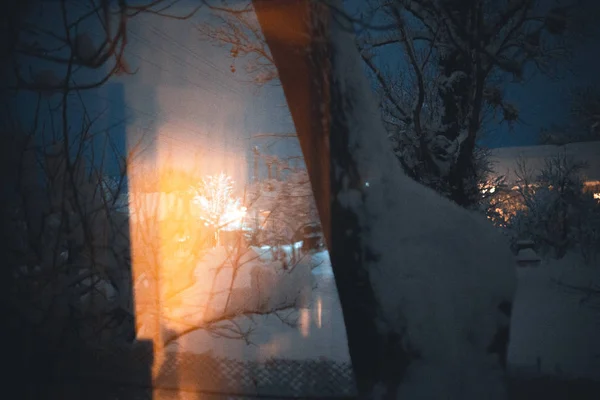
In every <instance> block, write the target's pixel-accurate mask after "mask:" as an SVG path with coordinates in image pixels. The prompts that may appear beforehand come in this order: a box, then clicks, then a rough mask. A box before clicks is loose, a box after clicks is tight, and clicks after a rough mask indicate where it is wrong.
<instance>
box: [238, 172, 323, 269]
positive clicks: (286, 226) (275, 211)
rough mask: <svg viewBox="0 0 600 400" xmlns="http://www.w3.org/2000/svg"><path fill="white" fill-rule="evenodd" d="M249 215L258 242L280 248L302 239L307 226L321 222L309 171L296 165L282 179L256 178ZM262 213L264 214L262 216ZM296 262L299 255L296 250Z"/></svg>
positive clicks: (249, 192) (250, 192)
mask: <svg viewBox="0 0 600 400" xmlns="http://www.w3.org/2000/svg"><path fill="white" fill-rule="evenodd" d="M247 196H248V199H249V204H250V205H251V206H250V207H249V217H248V222H250V223H252V222H253V221H252V216H253V215H256V216H257V217H258V216H260V217H259V218H256V221H255V222H254V225H255V234H256V238H255V240H256V243H257V244H268V245H270V246H274V248H275V249H276V248H277V247H278V246H281V245H289V244H292V243H295V242H298V241H300V240H302V233H303V229H304V228H305V227H307V226H309V225H315V224H316V225H318V223H319V218H318V214H317V208H316V204H315V201H314V195H313V193H312V188H311V185H310V179H309V177H308V172H307V171H306V170H305V169H301V168H296V169H293V170H290V171H289V172H288V173H286V174H285V176H284V177H282V178H280V179H265V180H262V181H258V182H256V183H255V184H254V185H252V186H251V187H250V189H249V191H248V195H247ZM261 214H262V216H261ZM293 256H294V257H293V258H296V259H295V260H292V262H296V261H298V260H297V257H298V256H299V255H298V254H296V253H295V252H294V254H293Z"/></svg>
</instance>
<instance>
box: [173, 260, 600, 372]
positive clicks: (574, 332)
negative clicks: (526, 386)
mask: <svg viewBox="0 0 600 400" xmlns="http://www.w3.org/2000/svg"><path fill="white" fill-rule="evenodd" d="M311 264H312V265H317V264H318V266H316V267H314V268H313V269H312V275H313V278H314V280H313V282H314V283H313V291H312V294H311V301H310V305H309V307H305V308H300V309H299V310H298V311H296V312H295V315H296V316H297V317H298V318H299V320H300V321H299V322H301V323H300V324H299V326H297V327H290V326H288V325H286V324H284V323H283V322H282V321H281V320H280V319H279V318H277V317H276V316H275V315H264V316H259V317H257V318H255V321H254V323H255V331H254V332H253V333H252V336H251V341H252V344H251V345H247V344H246V343H245V342H244V341H242V340H235V339H226V338H216V337H212V336H210V335H209V334H208V333H206V332H204V331H196V332H193V333H191V334H188V335H186V336H184V337H182V338H181V339H180V340H178V341H177V342H176V343H175V344H174V345H172V346H171V347H169V348H168V351H189V352H194V353H205V352H211V353H212V355H213V356H217V357H222V358H229V359H236V360H246V361H265V360H267V359H269V358H270V357H275V358H284V359H293V360H316V359H320V358H324V357H325V358H328V359H331V360H335V361H338V362H350V357H349V354H348V349H347V341H346V333H345V328H344V322H343V318H342V311H341V307H340V303H339V299H338V297H337V291H336V288H335V282H334V279H333V271H332V269H331V263H330V261H329V255H328V252H327V251H323V252H318V253H315V254H313V255H312V260H311ZM556 281H560V282H563V283H564V284H566V285H570V286H577V287H590V286H593V285H596V287H599V288H600V271H599V270H598V269H597V268H595V267H594V266H586V265H583V263H582V262H581V261H580V260H579V259H578V258H577V257H576V255H572V254H569V255H568V257H566V258H565V259H563V260H561V261H552V262H545V263H544V264H542V265H541V266H540V268H535V269H530V268H521V269H519V270H518V282H519V284H518V290H517V295H516V297H515V303H514V307H513V318H512V324H511V341H510V345H509V352H508V364H509V370H510V371H511V372H512V373H515V374H519V375H523V374H525V375H526V376H527V375H528V374H533V375H539V374H557V373H560V374H562V375H563V376H567V377H571V378H584V377H588V378H596V379H598V377H600V358H599V357H598V355H600V338H598V335H597V332H600V311H598V306H599V305H600V304H599V303H598V302H596V303H594V302H588V303H585V302H584V303H582V302H581V299H582V295H581V293H578V292H577V291H573V290H569V289H568V288H565V287H561V286H558V285H557V284H556ZM597 300H598V301H600V298H597ZM319 304H320V306H319ZM594 306H596V307H597V308H596V309H595V310H594V308H593V307H594ZM301 316H304V321H303V322H302V318H301ZM319 320H320V323H319ZM236 322H240V323H241V324H242V325H244V324H246V325H247V324H248V321H247V320H245V319H243V318H239V319H238V320H236ZM538 358H539V360H540V370H539V371H538Z"/></svg>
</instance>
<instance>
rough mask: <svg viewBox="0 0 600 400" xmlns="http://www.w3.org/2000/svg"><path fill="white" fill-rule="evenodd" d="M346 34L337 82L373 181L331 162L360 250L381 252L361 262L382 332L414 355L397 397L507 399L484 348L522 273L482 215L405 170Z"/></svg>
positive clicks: (363, 169) (352, 144)
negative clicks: (355, 222) (355, 180)
mask: <svg viewBox="0 0 600 400" xmlns="http://www.w3.org/2000/svg"><path fill="white" fill-rule="evenodd" d="M340 24H341V22H340ZM350 31H352V29H351V27H349V26H345V27H338V26H336V27H334V28H332V33H331V34H332V43H333V47H334V58H333V59H334V80H335V81H336V82H335V84H336V85H337V87H338V88H339V90H340V91H341V92H342V96H343V99H344V100H345V101H346V109H345V110H344V111H343V112H344V113H345V116H344V117H345V119H346V120H345V123H346V126H347V128H348V142H349V144H348V145H349V149H350V151H351V156H352V157H353V158H354V161H355V162H356V163H357V165H356V167H357V171H358V174H359V175H360V178H361V179H362V181H363V182H365V183H367V182H368V185H366V184H364V185H363V186H362V187H359V188H351V187H349V185H348V183H349V182H350V177H349V176H348V175H347V174H348V171H345V170H343V169H342V168H341V167H339V166H335V165H334V166H333V172H334V174H335V175H336V179H339V180H341V181H342V182H346V183H347V184H346V188H345V189H344V190H342V191H341V193H340V194H339V195H338V197H337V199H336V200H337V201H338V202H339V203H340V204H341V205H342V206H343V207H345V208H347V209H350V210H352V211H353V212H354V213H355V214H356V215H357V216H358V219H359V224H360V229H361V232H362V233H363V245H364V247H365V248H364V249H362V250H363V251H362V253H363V254H365V251H367V250H369V251H372V252H374V253H375V254H374V257H370V258H369V259H367V260H364V261H363V262H364V264H365V268H366V269H367V271H368V276H369V281H370V284H371V285H372V287H373V289H374V292H375V295H376V297H377V301H378V304H379V310H378V311H377V312H378V318H379V321H380V329H381V335H382V336H384V335H386V334H387V333H390V332H395V333H397V334H399V335H400V336H401V337H402V345H403V346H404V348H407V349H411V350H412V351H413V352H414V353H416V354H418V357H417V358H416V359H413V360H411V362H410V364H409V365H408V369H407V372H406V375H405V376H404V377H399V378H398V379H399V383H400V387H399V390H398V392H397V396H396V398H398V399H400V398H402V399H410V398H445V399H461V400H465V399H483V398H485V399H505V398H506V389H505V384H504V372H503V370H502V368H501V365H500V364H501V362H500V361H499V359H498V355H497V354H491V353H490V351H489V349H488V348H489V347H490V345H491V343H493V342H494V339H495V336H496V335H497V334H498V332H501V331H502V330H506V329H507V325H508V323H509V321H508V316H507V315H506V314H509V311H508V310H507V309H506V308H510V304H511V303H512V300H513V295H514V291H515V285H516V278H515V264H514V259H513V256H512V254H511V252H510V251H509V247H508V243H507V242H506V241H505V239H504V237H503V236H502V235H501V234H500V233H499V232H497V231H496V230H495V229H494V227H493V226H492V225H491V224H490V223H489V222H488V221H487V220H486V219H485V218H484V217H482V216H481V215H477V214H475V213H473V212H469V211H467V210H464V209H462V208H460V207H459V206H457V205H455V204H453V203H451V202H450V201H448V200H445V199H443V198H441V197H440V196H439V195H438V194H436V193H435V192H434V191H432V190H430V189H427V188H425V187H424V186H421V185H419V184H417V183H416V182H414V181H413V180H411V179H409V178H408V177H407V176H406V175H405V174H404V173H403V171H402V169H401V167H400V165H399V163H398V161H397V160H396V159H395V157H394V155H393V153H392V151H391V149H390V145H389V143H388V141H387V139H386V133H385V130H384V128H383V126H382V123H381V121H380V118H379V115H378V114H379V113H378V110H377V109H376V107H375V104H376V103H375V101H374V99H373V96H372V94H371V93H370V88H369V86H368V83H367V80H366V78H365V77H364V76H363V68H362V65H361V61H360V56H359V54H358V51H357V50H356V48H355V43H354V38H353V36H352V35H351V34H350V33H349V32H350ZM334 86H335V85H334ZM348 251H350V250H348ZM334 262H335V260H334ZM339 268H343V266H340V267H339ZM502 305H504V306H506V308H505V309H504V312H503V310H502V308H503V307H502ZM379 386H383V383H381V385H379ZM380 388H381V387H380ZM375 391H376V392H377V391H378V388H377V387H376V388H375ZM381 395H382V393H379V392H377V393H373V398H381V397H380V396H381Z"/></svg>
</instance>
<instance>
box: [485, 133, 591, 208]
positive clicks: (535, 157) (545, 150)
mask: <svg viewBox="0 0 600 400" xmlns="http://www.w3.org/2000/svg"><path fill="white" fill-rule="evenodd" d="M557 154H566V155H567V156H569V157H572V158H573V160H575V161H577V162H585V163H586V164H587V168H585V170H584V171H583V172H582V175H583V176H582V177H583V180H584V184H585V186H586V189H587V190H591V191H594V194H595V197H596V196H597V198H598V199H599V200H600V141H595V142H582V143H571V144H567V145H564V146H554V145H540V146H526V147H504V148H498V149H493V151H492V155H491V161H492V163H493V170H494V171H495V172H496V174H497V175H504V176H505V178H506V180H507V183H508V184H509V185H516V184H517V182H518V177H517V175H516V173H515V171H518V169H519V163H520V161H521V160H523V161H525V162H526V164H527V166H528V169H531V170H532V171H533V172H534V173H536V174H537V173H538V172H539V171H540V169H542V168H543V167H544V165H545V160H546V159H547V158H549V157H552V156H555V155H557ZM596 192H597V193H596Z"/></svg>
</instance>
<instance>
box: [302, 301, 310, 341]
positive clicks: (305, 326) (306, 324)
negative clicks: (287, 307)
mask: <svg viewBox="0 0 600 400" xmlns="http://www.w3.org/2000/svg"><path fill="white" fill-rule="evenodd" d="M300 333H301V334H302V336H303V337H307V336H308V335H309V334H310V310H309V309H308V308H303V309H301V310H300Z"/></svg>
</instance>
